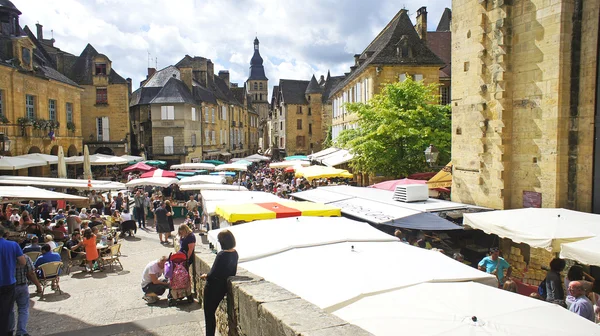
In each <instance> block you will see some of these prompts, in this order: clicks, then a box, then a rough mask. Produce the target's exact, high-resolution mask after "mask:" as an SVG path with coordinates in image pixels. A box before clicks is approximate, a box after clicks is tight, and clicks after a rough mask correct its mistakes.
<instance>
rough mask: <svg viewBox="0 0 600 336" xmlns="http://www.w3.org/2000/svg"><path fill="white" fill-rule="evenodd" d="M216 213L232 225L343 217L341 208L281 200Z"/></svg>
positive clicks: (223, 208)
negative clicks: (274, 219)
mask: <svg viewBox="0 0 600 336" xmlns="http://www.w3.org/2000/svg"><path fill="white" fill-rule="evenodd" d="M215 213H216V214H218V215H219V216H220V217H221V218H223V219H224V220H225V221H227V222H228V223H231V224H235V223H238V222H251V221H255V220H259V219H273V218H285V217H298V216H316V217H334V216H341V212H340V209H339V208H335V207H333V206H329V205H325V204H319V203H312V202H293V201H284V200H280V201H278V202H270V203H246V204H229V205H219V206H217V208H216V209H215Z"/></svg>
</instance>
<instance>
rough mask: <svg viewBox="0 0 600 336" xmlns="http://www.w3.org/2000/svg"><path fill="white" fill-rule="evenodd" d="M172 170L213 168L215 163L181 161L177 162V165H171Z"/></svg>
mask: <svg viewBox="0 0 600 336" xmlns="http://www.w3.org/2000/svg"><path fill="white" fill-rule="evenodd" d="M171 169H172V170H201V169H204V170H215V165H214V164H212V163H204V162H197V163H182V164H178V165H172V166H171Z"/></svg>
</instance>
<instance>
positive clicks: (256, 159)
mask: <svg viewBox="0 0 600 336" xmlns="http://www.w3.org/2000/svg"><path fill="white" fill-rule="evenodd" d="M244 160H248V161H251V162H260V161H271V158H270V157H268V156H264V155H260V154H252V155H250V156H246V157H245V158H244Z"/></svg>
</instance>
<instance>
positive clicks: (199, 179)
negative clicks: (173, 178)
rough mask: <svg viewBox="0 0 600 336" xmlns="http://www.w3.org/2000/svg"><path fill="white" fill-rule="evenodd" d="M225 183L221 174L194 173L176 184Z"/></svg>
mask: <svg viewBox="0 0 600 336" xmlns="http://www.w3.org/2000/svg"><path fill="white" fill-rule="evenodd" d="M206 183H209V184H225V183H226V181H225V178H224V177H223V176H215V175H196V176H190V177H184V178H182V179H181V180H179V182H178V183H177V184H179V185H180V186H182V185H186V184H206Z"/></svg>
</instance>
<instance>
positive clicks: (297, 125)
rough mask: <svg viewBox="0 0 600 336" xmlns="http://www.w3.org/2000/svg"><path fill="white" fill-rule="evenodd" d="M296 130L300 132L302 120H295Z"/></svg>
mask: <svg viewBox="0 0 600 336" xmlns="http://www.w3.org/2000/svg"><path fill="white" fill-rule="evenodd" d="M296 129H297V130H301V129H302V119H297V120H296Z"/></svg>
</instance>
